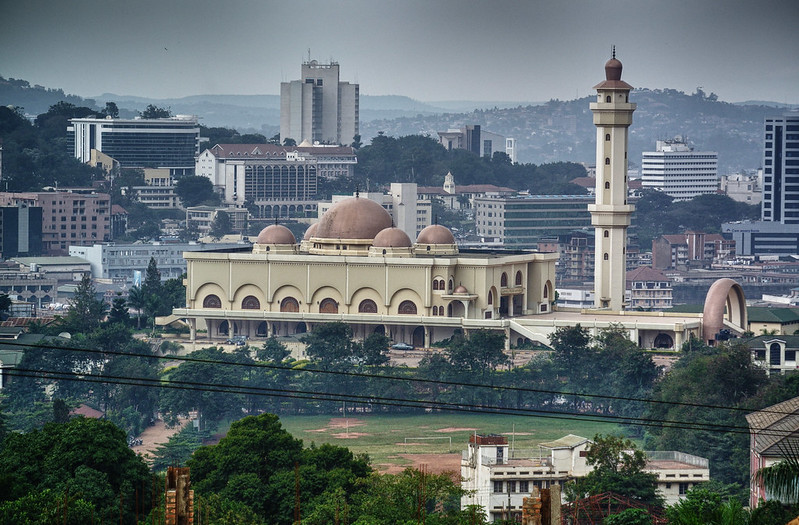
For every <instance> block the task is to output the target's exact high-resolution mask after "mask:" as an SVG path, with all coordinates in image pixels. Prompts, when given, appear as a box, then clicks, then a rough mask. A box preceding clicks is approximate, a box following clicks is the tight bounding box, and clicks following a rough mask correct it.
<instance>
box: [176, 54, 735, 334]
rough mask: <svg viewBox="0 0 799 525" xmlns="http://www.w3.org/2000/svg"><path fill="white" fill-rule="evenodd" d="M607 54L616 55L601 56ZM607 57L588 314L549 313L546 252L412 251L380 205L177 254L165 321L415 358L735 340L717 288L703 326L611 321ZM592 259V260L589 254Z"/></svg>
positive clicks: (616, 239) (685, 319)
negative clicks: (179, 280) (466, 342)
mask: <svg viewBox="0 0 799 525" xmlns="http://www.w3.org/2000/svg"><path fill="white" fill-rule="evenodd" d="M614 55H615V53H614ZM621 73H622V65H621V62H620V61H619V60H617V59H616V58H615V56H614V57H613V58H611V60H609V61H608V62H607V64H606V65H605V74H606V80H605V81H603V82H601V83H600V84H598V85H597V86H595V89H596V90H597V101H596V102H595V103H592V104H591V110H592V112H593V114H594V123H595V125H596V126H597V167H598V169H597V181H596V184H597V188H596V203H595V204H594V205H592V206H591V207H590V211H591V215H592V223H593V225H594V227H595V231H596V246H597V250H596V253H597V262H596V265H595V268H596V273H595V281H594V286H595V296H596V298H597V303H596V306H595V308H594V309H591V310H581V311H558V310H557V308H555V307H554V304H555V295H554V290H555V261H556V260H557V259H558V254H556V253H540V252H533V251H504V250H501V251H499V250H462V249H459V248H458V246H457V244H456V242H455V238H454V236H453V235H452V232H450V230H448V229H447V228H446V227H444V226H442V225H432V226H428V227H427V228H425V229H424V230H422V231H421V232H420V233H419V235H418V236H417V238H416V239H415V242H414V241H412V240H411V239H410V238H409V237H408V235H407V234H405V233H404V232H403V231H402V230H400V229H399V228H396V227H395V226H394V224H393V223H392V219H391V216H390V215H389V214H388V212H386V210H385V209H383V207H382V206H380V205H379V204H377V203H375V202H373V201H371V200H369V199H365V198H360V197H359V196H358V195H357V194H356V196H355V197H353V198H349V199H346V200H343V201H340V202H338V203H336V204H335V205H333V206H332V207H331V208H330V209H329V210H328V211H327V212H325V214H324V215H323V216H322V217H321V218H320V219H319V221H318V222H317V223H315V224H313V225H311V226H310V227H309V228H308V230H307V231H306V232H305V235H304V237H303V239H301V240H300V241H299V242H298V241H297V239H295V237H294V235H293V234H292V233H291V231H289V230H288V228H286V227H284V226H282V225H279V224H274V225H271V226H268V227H266V228H264V230H263V231H261V233H260V234H259V235H258V238H257V240H256V242H255V244H254V246H253V247H252V249H239V250H225V251H218V252H202V253H200V252H187V253H185V254H184V256H185V258H186V261H187V278H186V296H187V297H186V308H177V309H175V310H174V312H173V313H174V314H175V315H176V316H178V317H180V318H183V319H186V320H187V321H188V322H189V325H190V326H191V338H192V340H196V339H197V338H198V337H199V335H198V333H199V330H198V329H202V328H204V329H205V330H206V332H205V336H204V337H205V338H207V339H209V340H210V341H212V342H213V341H220V340H224V339H227V338H228V337H230V336H232V335H240V336H248V337H250V338H251V339H254V340H257V339H262V338H266V337H270V336H272V335H293V334H298V333H303V332H306V331H309V330H312V329H313V327H314V325H316V324H318V323H326V322H333V321H340V322H344V323H347V324H348V325H350V327H351V328H352V330H353V334H354V335H355V337H358V338H363V337H366V336H367V335H369V334H372V333H375V332H379V333H384V334H386V335H387V336H389V337H390V338H391V339H392V340H393V341H395V342H405V343H409V344H412V345H414V346H419V347H428V346H430V345H431V344H432V343H434V342H436V341H440V340H443V339H446V338H449V337H451V336H452V335H453V334H454V333H455V331H456V330H462V331H464V332H467V333H468V332H469V331H470V330H477V329H487V330H497V331H502V332H503V333H504V335H505V336H506V345H507V346H508V347H509V346H510V345H512V344H513V345H516V344H520V343H522V342H525V341H536V342H540V343H544V344H548V342H549V335H550V334H551V333H552V332H553V331H555V330H556V329H557V328H559V327H563V326H575V325H577V324H580V325H581V326H583V327H586V328H588V329H589V330H590V331H592V332H594V333H596V332H597V331H599V330H602V329H604V328H608V327H610V326H623V327H624V328H625V330H626V331H627V332H628V334H629V337H630V339H631V340H632V341H635V342H637V343H638V344H639V346H641V347H643V348H679V347H680V345H681V344H682V343H683V342H685V341H686V340H688V338H689V337H691V336H694V337H697V338H701V339H704V340H706V341H708V342H711V343H712V342H713V341H714V340H715V338H716V335H717V334H718V333H719V332H720V331H721V330H722V329H724V328H726V329H729V330H731V331H732V332H739V333H740V332H742V331H743V330H744V327H745V326H746V307H745V304H744V298H743V292H742V290H741V287H740V286H739V285H738V284H737V283H735V282H734V281H732V280H730V279H722V280H721V281H718V282H716V283H715V284H714V285H713V286H712V287H711V289H710V291H709V292H708V297H707V300H706V303H705V312H704V314H703V315H696V314H694V315H692V314H670V313H665V312H631V311H625V310H624V292H625V286H624V284H625V264H624V260H625V253H624V249H625V246H626V235H627V227H628V226H629V224H630V216H631V214H632V211H633V209H634V208H633V206H631V205H629V204H628V203H627V130H628V127H629V126H630V124H631V123H632V113H633V111H634V110H635V104H632V103H630V102H629V93H630V90H631V89H632V87H631V86H630V85H629V84H627V83H626V82H624V81H622V80H621ZM600 254H601V256H600Z"/></svg>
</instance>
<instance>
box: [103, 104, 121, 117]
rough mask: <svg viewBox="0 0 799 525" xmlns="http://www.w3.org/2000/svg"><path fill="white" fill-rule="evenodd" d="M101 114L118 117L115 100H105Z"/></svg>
mask: <svg viewBox="0 0 799 525" xmlns="http://www.w3.org/2000/svg"><path fill="white" fill-rule="evenodd" d="M103 114H105V115H106V116H107V117H111V118H119V108H118V107H117V105H116V102H106V103H105V109H104V110H103Z"/></svg>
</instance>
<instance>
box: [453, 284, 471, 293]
mask: <svg viewBox="0 0 799 525" xmlns="http://www.w3.org/2000/svg"><path fill="white" fill-rule="evenodd" d="M452 293H469V290H467V289H466V287H465V286H463V285H462V284H459V285H458V286H456V287H455V289H454V290H453V291H452Z"/></svg>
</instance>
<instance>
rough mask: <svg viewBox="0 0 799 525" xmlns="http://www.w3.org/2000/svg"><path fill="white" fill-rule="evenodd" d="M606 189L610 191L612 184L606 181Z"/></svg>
mask: <svg viewBox="0 0 799 525" xmlns="http://www.w3.org/2000/svg"><path fill="white" fill-rule="evenodd" d="M605 189H606V190H609V189H610V182H609V181H605Z"/></svg>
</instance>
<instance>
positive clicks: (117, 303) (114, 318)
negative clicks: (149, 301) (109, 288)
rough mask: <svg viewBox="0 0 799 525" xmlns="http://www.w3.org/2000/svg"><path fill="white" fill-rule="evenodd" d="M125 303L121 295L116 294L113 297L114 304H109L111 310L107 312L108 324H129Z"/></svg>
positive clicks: (128, 314)
mask: <svg viewBox="0 0 799 525" xmlns="http://www.w3.org/2000/svg"><path fill="white" fill-rule="evenodd" d="M126 303H127V301H126V300H125V298H124V297H122V294H121V293H117V296H116V297H114V302H113V303H112V304H111V310H109V312H108V319H107V322H108V323H109V324H114V323H120V324H122V325H125V326H127V325H128V323H130V313H129V311H128V307H127V306H126Z"/></svg>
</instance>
